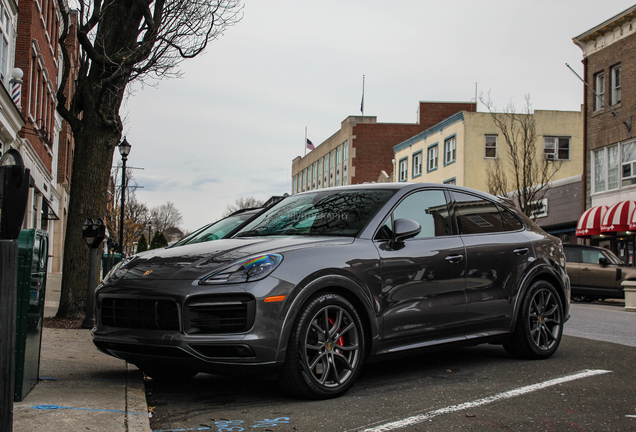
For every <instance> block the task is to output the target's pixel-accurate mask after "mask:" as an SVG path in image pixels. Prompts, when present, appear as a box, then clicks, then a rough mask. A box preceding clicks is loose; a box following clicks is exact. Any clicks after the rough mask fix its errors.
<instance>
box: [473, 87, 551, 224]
mask: <svg viewBox="0 0 636 432" xmlns="http://www.w3.org/2000/svg"><path fill="white" fill-rule="evenodd" d="M479 100H480V101H481V103H482V104H484V105H485V106H486V108H487V109H488V112H489V113H490V115H491V117H492V119H493V121H494V123H495V126H496V127H497V129H499V131H500V132H501V135H502V136H503V138H504V142H505V150H506V156H507V161H508V164H504V163H503V162H502V158H501V157H497V159H495V160H494V163H493V164H492V165H491V166H489V167H488V168H487V175H488V192H489V193H491V194H493V195H501V196H504V195H508V196H509V195H511V194H512V196H513V199H514V200H515V201H516V204H517V207H518V208H519V209H520V210H521V211H522V212H523V213H524V214H526V215H527V216H529V217H532V218H534V217H535V215H536V210H537V202H538V201H540V200H542V199H543V197H544V196H545V194H546V192H547V191H548V189H549V188H550V182H551V181H552V179H553V178H554V176H555V174H556V173H557V172H558V171H559V169H561V165H562V164H563V161H559V160H552V159H548V158H547V157H546V156H545V155H544V154H543V151H540V152H539V151H538V150H537V138H538V137H537V128H536V122H535V118H534V114H533V112H532V105H531V104H530V95H526V96H525V106H524V110H523V112H522V113H517V112H516V111H515V107H514V105H513V104H512V103H511V104H509V105H508V106H507V107H506V109H505V110H504V111H503V112H496V111H495V109H494V108H493V104H492V102H491V100H490V98H488V100H487V101H485V100H484V98H483V96H481V97H480V98H479Z"/></svg>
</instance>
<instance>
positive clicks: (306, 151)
mask: <svg viewBox="0 0 636 432" xmlns="http://www.w3.org/2000/svg"><path fill="white" fill-rule="evenodd" d="M305 156H307V126H305Z"/></svg>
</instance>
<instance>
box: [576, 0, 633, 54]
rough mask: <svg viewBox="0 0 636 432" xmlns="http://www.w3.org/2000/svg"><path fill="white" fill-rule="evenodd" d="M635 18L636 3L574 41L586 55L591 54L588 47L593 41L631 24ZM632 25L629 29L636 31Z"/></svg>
mask: <svg viewBox="0 0 636 432" xmlns="http://www.w3.org/2000/svg"><path fill="white" fill-rule="evenodd" d="M635 19H636V5H634V6H632V7H630V8H628V9H626V10H624V11H623V12H621V13H619V14H617V15H615V16H613V17H612V18H610V19H608V20H606V21H604V22H602V23H601V24H599V25H597V26H595V27H593V28H591V29H589V30H588V31H586V32H585V33H582V34H580V35H578V36H576V37H574V38H572V42H574V44H576V45H577V46H578V47H579V48H581V50H582V51H583V54H584V55H587V54H589V52H587V47H588V45H589V43H590V42H591V41H596V40H598V39H600V38H604V37H605V36H606V35H607V34H608V33H612V32H613V31H615V30H617V29H621V28H622V27H623V26H624V25H626V24H630V22H632V21H634V20H635ZM632 27H633V26H632V25H630V26H629V31H636V28H632ZM621 36H623V34H622V32H621ZM612 42H613V41H612ZM610 43H611V42H610ZM605 46H606V45H605V44H603V45H602V46H600V47H595V49H596V50H598V49H601V48H604V47H605Z"/></svg>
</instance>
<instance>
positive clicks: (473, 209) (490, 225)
mask: <svg viewBox="0 0 636 432" xmlns="http://www.w3.org/2000/svg"><path fill="white" fill-rule="evenodd" d="M452 194H453V198H454V200H455V217H456V218H457V223H458V225H459V231H460V233H462V234H485V233H493V232H502V231H505V230H506V229H505V227H504V222H503V219H502V217H501V213H500V212H499V209H498V208H497V205H495V203H493V202H490V201H488V200H486V199H483V198H480V197H477V196H474V195H470V194H465V193H461V192H453V193H452Z"/></svg>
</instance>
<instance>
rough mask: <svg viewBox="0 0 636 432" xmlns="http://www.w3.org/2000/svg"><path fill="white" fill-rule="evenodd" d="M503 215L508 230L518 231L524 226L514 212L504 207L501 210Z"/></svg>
mask: <svg viewBox="0 0 636 432" xmlns="http://www.w3.org/2000/svg"><path fill="white" fill-rule="evenodd" d="M501 215H502V216H503V220H504V224H505V226H506V231H518V230H520V229H522V228H523V224H522V223H521V221H520V220H519V218H517V216H515V215H514V214H512V212H510V211H508V210H506V209H503V210H502V211H501Z"/></svg>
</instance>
